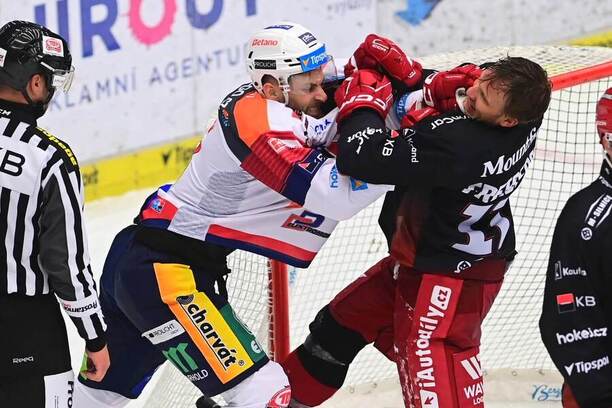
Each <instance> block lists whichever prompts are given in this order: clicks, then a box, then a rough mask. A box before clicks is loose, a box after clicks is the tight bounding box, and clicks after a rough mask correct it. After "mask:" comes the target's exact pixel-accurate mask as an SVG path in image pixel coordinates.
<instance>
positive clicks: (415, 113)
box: [401, 107, 440, 129]
mask: <svg viewBox="0 0 612 408" xmlns="http://www.w3.org/2000/svg"><path fill="white" fill-rule="evenodd" d="M439 114H440V112H438V111H437V110H435V109H434V108H429V107H427V108H423V109H415V110H411V111H409V112H407V113H406V115H404V117H403V118H402V125H401V128H402V129H404V128H407V127H412V126H414V125H415V124H416V123H417V122H420V121H421V120H423V119H425V118H427V117H429V116H435V115H439Z"/></svg>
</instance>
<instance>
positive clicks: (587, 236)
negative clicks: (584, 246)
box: [580, 227, 593, 241]
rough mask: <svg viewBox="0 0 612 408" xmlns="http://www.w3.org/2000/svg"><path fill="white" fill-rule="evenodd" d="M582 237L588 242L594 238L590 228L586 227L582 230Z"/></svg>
mask: <svg viewBox="0 0 612 408" xmlns="http://www.w3.org/2000/svg"><path fill="white" fill-rule="evenodd" d="M580 237H582V239H583V240H585V241H588V240H590V239H591V238H593V231H592V230H591V229H590V228H589V227H584V228H583V229H581V230H580Z"/></svg>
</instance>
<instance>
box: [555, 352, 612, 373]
mask: <svg viewBox="0 0 612 408" xmlns="http://www.w3.org/2000/svg"><path fill="white" fill-rule="evenodd" d="M609 364H610V357H608V356H605V357H602V358H599V359H597V360H593V361H576V362H574V363H572V364H570V365H564V367H565V371H567V375H572V374H588V373H589V371H592V370H597V371H599V370H601V369H602V368H603V367H605V366H607V365H609ZM574 368H575V369H576V370H575V371H574Z"/></svg>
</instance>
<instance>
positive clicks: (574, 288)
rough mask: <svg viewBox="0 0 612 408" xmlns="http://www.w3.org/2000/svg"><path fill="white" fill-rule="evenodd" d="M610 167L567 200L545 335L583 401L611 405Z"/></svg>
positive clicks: (551, 265)
mask: <svg viewBox="0 0 612 408" xmlns="http://www.w3.org/2000/svg"><path fill="white" fill-rule="evenodd" d="M611 213H612V168H611V167H610V165H609V164H608V163H607V162H606V161H604V164H603V166H602V170H601V175H600V177H599V178H598V179H597V180H596V181H595V182H593V183H592V184H591V185H589V186H588V187H586V188H585V189H583V190H581V191H579V192H578V193H576V194H574V196H572V197H571V198H570V199H569V200H568V202H567V203H566V204H565V207H564V208H563V211H562V212H561V215H560V216H559V219H558V221H557V226H556V227H555V233H554V236H553V241H552V245H551V249H550V258H549V261H548V272H547V275H546V288H545V290H544V304H543V308H542V316H541V318H540V331H541V334H542V340H543V341H544V344H545V345H546V348H547V349H548V352H549V354H550V356H551V357H552V359H553V361H554V363H555V365H556V366H557V368H558V369H559V371H560V372H561V374H562V375H563V377H564V378H565V381H566V382H567V383H568V384H569V385H570V387H571V389H572V391H573V393H574V396H575V398H576V400H577V401H578V403H579V404H580V406H581V407H590V408H591V407H592V408H598V407H602V408H603V407H606V408H608V407H611V406H612V365H611V362H610V359H612V337H610V336H612V333H610V328H611V327H612V214H611Z"/></svg>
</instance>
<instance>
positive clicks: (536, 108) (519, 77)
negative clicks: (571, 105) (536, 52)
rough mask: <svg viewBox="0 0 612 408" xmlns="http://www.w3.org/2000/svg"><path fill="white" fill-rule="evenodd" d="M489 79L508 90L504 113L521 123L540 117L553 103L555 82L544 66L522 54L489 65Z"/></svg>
mask: <svg viewBox="0 0 612 408" xmlns="http://www.w3.org/2000/svg"><path fill="white" fill-rule="evenodd" d="M488 68H489V69H490V71H491V76H490V77H489V80H490V81H492V82H491V83H492V84H493V85H497V86H500V87H501V88H502V89H504V90H505V92H506V105H505V106H504V113H505V114H506V115H508V116H510V117H512V118H515V119H517V120H518V121H519V123H529V122H534V121H537V120H540V119H541V118H542V116H544V112H546V109H548V104H549V103H550V94H551V92H552V84H551V82H550V80H549V79H548V75H547V74H546V71H545V70H544V68H542V67H541V66H540V65H539V64H537V63H535V62H533V61H530V60H528V59H527V58H522V57H510V56H508V57H505V58H502V59H500V60H499V61H497V62H495V63H494V64H492V65H491V66H489V67H488Z"/></svg>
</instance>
